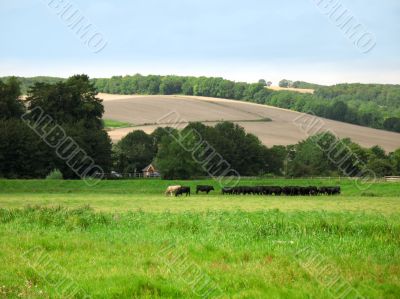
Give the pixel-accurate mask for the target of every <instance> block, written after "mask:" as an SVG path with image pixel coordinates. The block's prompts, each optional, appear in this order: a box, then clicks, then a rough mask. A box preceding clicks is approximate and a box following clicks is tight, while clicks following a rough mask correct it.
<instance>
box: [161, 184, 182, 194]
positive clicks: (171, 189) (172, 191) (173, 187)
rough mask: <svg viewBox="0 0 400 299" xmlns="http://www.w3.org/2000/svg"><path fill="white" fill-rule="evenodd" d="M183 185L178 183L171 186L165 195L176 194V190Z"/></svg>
mask: <svg viewBox="0 0 400 299" xmlns="http://www.w3.org/2000/svg"><path fill="white" fill-rule="evenodd" d="M181 187H182V186H181V185H176V186H169V187H168V188H167V190H166V191H165V195H170V196H173V195H175V194H176V192H177V191H178V190H179V188H181Z"/></svg>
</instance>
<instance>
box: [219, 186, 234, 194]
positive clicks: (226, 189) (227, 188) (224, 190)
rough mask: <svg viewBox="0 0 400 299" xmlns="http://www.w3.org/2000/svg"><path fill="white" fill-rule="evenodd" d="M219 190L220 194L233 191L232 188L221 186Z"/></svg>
mask: <svg viewBox="0 0 400 299" xmlns="http://www.w3.org/2000/svg"><path fill="white" fill-rule="evenodd" d="M221 191H222V194H232V193H233V188H230V187H223V188H222V190H221Z"/></svg>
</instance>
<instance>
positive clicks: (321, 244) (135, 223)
mask: <svg viewBox="0 0 400 299" xmlns="http://www.w3.org/2000/svg"><path fill="white" fill-rule="evenodd" d="M0 240H1V242H0V252H1V254H0V263H1V267H2V271H0V285H2V286H4V287H3V288H2V291H1V292H2V293H3V296H4V297H6V298H15V297H17V296H18V295H21V296H22V297H26V298H47V297H50V298H51V297H57V296H58V295H59V294H58V293H57V292H59V289H57V285H58V284H57V282H58V281H60V280H62V279H64V277H63V276H65V275H68V276H69V277H71V278H72V279H73V281H74V282H75V283H76V284H77V285H78V286H79V289H80V290H81V291H80V292H81V293H79V294H77V297H79V296H81V295H82V294H83V293H86V294H89V295H90V296H92V297H94V298H132V297H133V298H195V297H196V296H195V294H194V293H193V292H194V291H196V286H194V287H193V286H191V285H190V284H188V283H187V281H186V280H185V276H184V275H187V272H184V271H183V270H182V269H183V268H184V267H182V265H183V264H184V265H186V264H187V265H192V266H193V264H194V265H196V271H201V273H202V275H207V277H209V278H210V279H211V280H212V282H213V286H214V287H215V286H216V287H215V288H218V290H219V291H218V292H220V293H218V294H221V295H222V298H229V297H233V298H330V292H332V289H329V288H326V287H324V286H323V285H322V284H320V283H318V281H321V279H322V278H326V277H322V278H321V277H318V275H317V274H316V273H315V271H313V268H312V266H310V265H311V264H312V263H311V262H310V261H308V260H307V259H310V258H312V257H318V258H319V259H321V260H320V261H319V262H321V263H323V264H324V265H326V266H329V267H331V268H332V269H334V271H335V272H334V273H335V274H334V275H335V277H340V279H342V280H343V281H345V282H346V283H348V284H349V286H351V288H352V291H353V292H358V293H359V294H361V295H363V296H365V297H370V298H399V296H400V281H399V274H400V250H399V249H400V220H399V218H398V217H394V216H390V217H382V216H380V215H365V214H362V213H345V212H341V213H327V212H292V213H283V212H280V211H269V212H253V213H248V212H239V211H236V212H206V213H198V212H197V213H144V212H126V213H122V214H121V213H119V214H112V213H95V212H93V211H92V210H91V209H89V208H81V209H76V210H66V209H62V208H52V209H48V208H27V209H23V210H20V209H19V210H5V209H2V210H0ZM165 244H174V247H173V251H172V252H173V253H175V252H176V256H167V255H166V252H165V251H162V248H163V246H165ZM32 248H36V250H39V251H40V252H41V253H42V255H41V256H42V257H44V256H45V257H46V259H44V258H42V263H43V264H41V263H40V262H37V260H38V259H37V258H36V259H35V257H34V256H32V255H30V254H29V253H28V254H27V252H28V251H29V250H32ZM301 250H306V251H307V252H310V253H311V255H309V256H308V257H307V258H306V260H304V256H302V254H301V252H302V251H301ZM30 258H32V259H33V261H32V260H30ZM173 259H176V261H175V262H174V263H172V262H171V261H172V260H173ZM49 261H50V262H49ZM307 264H308V265H309V266H307ZM30 265H33V266H32V267H31V266H30ZM182 271H183V272H184V273H183V272H182ZM332 273H333V272H332ZM319 275H328V274H326V273H325V274H319ZM329 275H330V274H329ZM335 277H334V278H335ZM49 282H51V283H49ZM0 294H1V293H0ZM0 296H1V295H0Z"/></svg>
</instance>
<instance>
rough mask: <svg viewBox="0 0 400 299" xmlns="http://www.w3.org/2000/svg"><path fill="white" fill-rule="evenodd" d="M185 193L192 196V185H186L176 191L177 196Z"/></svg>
mask: <svg viewBox="0 0 400 299" xmlns="http://www.w3.org/2000/svg"><path fill="white" fill-rule="evenodd" d="M184 193H185V194H186V196H188V195H189V196H190V187H186V186H182V187H180V188H179V189H178V190H177V191H176V193H175V196H179V195H183V194H184Z"/></svg>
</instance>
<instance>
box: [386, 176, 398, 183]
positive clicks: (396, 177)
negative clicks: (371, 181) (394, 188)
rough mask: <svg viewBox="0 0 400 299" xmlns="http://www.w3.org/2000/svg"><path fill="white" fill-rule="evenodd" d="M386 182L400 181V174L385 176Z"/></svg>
mask: <svg viewBox="0 0 400 299" xmlns="http://www.w3.org/2000/svg"><path fill="white" fill-rule="evenodd" d="M385 180H386V182H400V176H385Z"/></svg>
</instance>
